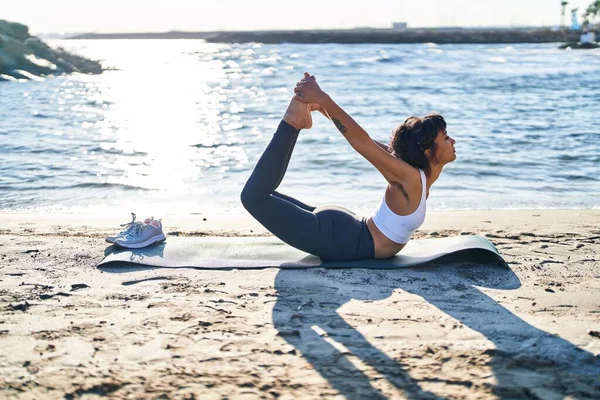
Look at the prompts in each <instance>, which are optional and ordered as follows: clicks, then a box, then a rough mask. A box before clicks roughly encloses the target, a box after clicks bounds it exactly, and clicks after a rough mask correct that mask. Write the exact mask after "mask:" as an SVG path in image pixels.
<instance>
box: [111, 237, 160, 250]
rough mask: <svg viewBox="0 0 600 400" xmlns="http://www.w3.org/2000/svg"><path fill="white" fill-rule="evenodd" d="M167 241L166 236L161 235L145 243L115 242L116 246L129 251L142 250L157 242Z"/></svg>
mask: <svg viewBox="0 0 600 400" xmlns="http://www.w3.org/2000/svg"><path fill="white" fill-rule="evenodd" d="M165 239H166V236H165V235H164V234H161V235H159V236H154V237H152V238H150V239H148V240H146V241H145V242H141V243H118V242H115V243H114V244H116V245H118V246H121V247H125V248H127V249H140V248H142V247H146V246H150V245H151V244H154V243H157V242H162V241H163V240H165Z"/></svg>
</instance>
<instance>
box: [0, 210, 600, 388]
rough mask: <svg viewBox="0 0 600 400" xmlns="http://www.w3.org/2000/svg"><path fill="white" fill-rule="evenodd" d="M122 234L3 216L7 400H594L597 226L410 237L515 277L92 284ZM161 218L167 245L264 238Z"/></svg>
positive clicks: (588, 217) (451, 266) (101, 280)
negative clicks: (442, 240) (462, 243)
mask: <svg viewBox="0 0 600 400" xmlns="http://www.w3.org/2000/svg"><path fill="white" fill-rule="evenodd" d="M139 217H145V216H139ZM155 217H159V216H155ZM127 218H128V216H127V215H125V216H111V217H104V216H101V215H87V214H80V215H74V214H71V215H59V214H56V215H55V214H48V215H33V214H10V213H4V214H0V219H1V220H2V228H1V230H0V260H2V262H1V263H0V310H1V311H0V398H6V399H12V398H19V399H42V398H51V399H56V398H65V399H75V398H96V397H98V396H100V395H104V396H108V397H109V398H136V399H138V398H139V399H255V398H263V399H312V398H328V399H330V398H331V399H342V398H348V399H384V398H390V399H404V398H406V399H429V398H432V399H433V398H448V399H495V398H531V399H563V398H569V399H586V398H590V399H591V398H600V258H599V257H600V256H599V254H600V210H517V211H437V212H434V211H432V212H429V213H428V215H427V219H426V221H425V224H424V225H423V226H422V227H421V229H420V230H419V231H418V232H417V233H416V234H415V237H414V238H416V239H418V238H426V237H446V236H454V235H461V234H477V235H482V236H486V237H488V238H489V239H490V240H491V241H492V242H493V243H494V244H495V245H496V247H497V248H498V250H499V251H500V253H501V254H502V255H503V257H504V260H505V261H506V265H499V264H496V265H487V264H477V263H473V262H470V263H466V262H461V261H460V260H457V261H451V262H438V263H432V264H427V265H425V266H423V267H418V268H409V269H403V270H392V271H389V270H385V271H384V270H375V271H374V270H364V269H354V270H350V269H339V270H325V269H310V270H285V271H284V270H278V269H273V268H271V269H264V270H249V271H240V270H237V271H198V270H193V269H169V270H166V269H144V268H120V269H118V268H102V269H100V268H97V267H96V265H97V263H98V262H100V261H101V260H102V259H103V257H104V254H105V252H106V251H107V249H108V248H109V244H108V243H106V242H105V241H104V237H105V236H106V235H107V234H112V233H115V232H116V231H118V225H119V224H120V223H123V222H127V221H126V220H127ZM162 218H163V224H164V230H165V233H166V234H167V241H168V238H169V237H173V236H186V235H188V236H192V235H194V236H215V235H218V236H248V235H269V233H268V232H266V231H265V230H264V228H262V227H261V226H260V225H259V224H258V223H257V222H255V221H254V220H253V219H252V218H251V217H250V216H248V215H241V216H221V215H201V214H199V215H165V216H162Z"/></svg>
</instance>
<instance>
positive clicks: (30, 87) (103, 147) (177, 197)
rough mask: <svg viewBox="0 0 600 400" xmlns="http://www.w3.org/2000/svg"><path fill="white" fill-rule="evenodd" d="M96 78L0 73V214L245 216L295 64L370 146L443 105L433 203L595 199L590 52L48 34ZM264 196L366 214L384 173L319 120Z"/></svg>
mask: <svg viewBox="0 0 600 400" xmlns="http://www.w3.org/2000/svg"><path fill="white" fill-rule="evenodd" d="M49 43H50V44H51V45H52V46H59V47H64V48H66V49H68V50H71V51H73V52H75V53H77V54H80V55H83V56H86V57H89V58H92V59H96V60H101V62H102V64H103V66H104V67H106V68H107V71H106V72H104V73H102V74H101V75H84V74H73V75H69V76H57V77H50V78H45V79H40V80H29V81H21V82H0V212H14V213H39V214H46V213H82V214H86V213H95V214H111V215H113V214H118V215H121V214H122V215H123V216H124V220H127V219H128V216H129V212H130V211H133V212H137V213H142V214H143V215H146V214H148V215H150V214H151V215H153V216H155V217H158V216H160V215H165V214H205V213H213V214H235V215H238V214H239V215H242V214H245V210H244V208H243V206H242V205H241V202H240V192H241V190H242V188H243V186H244V183H245V182H246V180H247V179H248V177H249V176H250V174H251V172H252V169H253V168H254V166H255V165H256V162H257V161H258V159H259V157H260V156H261V154H262V152H263V151H264V149H265V148H266V146H267V145H268V143H269V141H270V140H271V138H272V135H273V133H274V132H275V129H276V127H277V125H278V124H279V122H280V120H281V118H282V116H283V114H284V112H285V109H286V107H287V105H288V103H289V101H290V99H291V97H292V96H293V88H294V86H295V84H296V82H297V81H298V80H299V79H300V78H301V77H302V74H303V72H305V71H307V72H309V73H311V74H313V75H315V76H316V78H317V82H318V83H319V84H320V86H321V88H322V89H323V90H325V91H326V92H327V93H328V94H329V95H330V96H331V97H332V98H333V100H334V101H336V102H337V103H338V104H339V105H340V106H341V107H342V108H343V109H344V110H346V112H348V114H350V115H351V116H352V117H353V118H354V119H355V120H356V121H357V122H358V123H359V124H360V125H361V126H362V127H363V128H364V129H365V130H366V131H367V132H368V133H369V135H370V136H371V137H372V138H373V139H375V140H378V141H380V142H386V143H387V142H388V141H389V137H390V133H391V131H392V130H393V128H394V127H396V126H397V125H398V124H400V123H402V122H403V121H404V120H405V119H406V118H407V117H408V116H411V115H418V116H422V115H425V114H427V113H430V112H438V113H441V114H442V115H443V116H444V118H445V119H446V121H447V123H448V133H449V135H450V136H451V137H453V138H454V139H455V140H456V145H455V146H456V154H457V159H456V161H454V162H453V163H451V164H448V165H446V166H445V168H444V169H443V172H442V175H441V176H440V178H439V179H438V180H437V181H436V182H435V184H434V185H433V186H432V188H431V192H430V197H429V199H428V201H427V206H428V209H430V210H480V209H486V210H487V209H494V210H503V209H506V210H509V209H510V210H513V209H599V208H600V51H598V50H595V51H593V50H585V51H584V50H572V51H565V50H559V49H558V45H559V44H558V43H550V44H514V45H507V44H480V45H466V44H465V45H462V44H454V45H437V44H434V43H425V44H398V45H396V44H389V45H383V44H355V45H342V44H292V43H282V44H278V45H264V44H260V43H248V44H239V43H233V44H214V43H206V42H204V41H202V40H55V41H49ZM313 120H314V125H313V127H312V129H310V130H303V131H301V133H300V137H299V139H298V142H297V144H296V147H295V149H294V152H293V155H292V158H291V161H290V164H289V167H288V170H287V173H286V175H285V178H284V179H283V181H282V183H281V185H280V187H279V189H278V191H279V192H282V193H285V194H287V195H290V196H293V197H296V198H298V199H300V200H302V201H303V202H305V203H308V204H310V205H314V206H323V205H339V206H342V207H346V208H348V209H351V210H353V211H354V212H356V213H359V214H363V215H367V214H369V213H371V212H372V211H373V210H374V209H375V208H376V206H377V205H378V202H379V201H380V199H381V197H382V196H383V194H384V190H385V188H386V181H385V180H384V178H383V176H382V175H381V174H380V173H379V172H378V171H377V170H376V169H375V168H374V167H373V166H372V165H371V164H370V163H369V162H368V161H367V160H366V159H364V158H363V157H361V156H360V154H358V153H357V152H356V151H355V150H353V148H352V147H351V146H350V145H349V143H348V142H347V141H346V139H345V138H344V137H343V136H342V135H341V134H340V133H339V132H338V131H337V130H336V128H335V126H334V125H333V124H332V123H331V122H329V121H328V120H327V119H325V118H324V117H322V116H321V115H313Z"/></svg>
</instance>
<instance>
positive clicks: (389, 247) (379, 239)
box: [367, 217, 406, 258]
mask: <svg viewBox="0 0 600 400" xmlns="http://www.w3.org/2000/svg"><path fill="white" fill-rule="evenodd" d="M367 227H368V228H369V232H371V236H373V242H374V245H375V258H390V257H393V256H395V255H396V254H397V253H398V252H399V251H400V250H402V249H403V248H404V246H406V243H404V244H400V243H396V242H392V241H391V240H390V239H388V238H387V237H386V236H385V235H384V234H383V233H381V231H380V230H379V228H377V226H376V225H375V222H373V218H372V217H369V218H368V219H367Z"/></svg>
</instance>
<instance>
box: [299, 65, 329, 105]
mask: <svg viewBox="0 0 600 400" xmlns="http://www.w3.org/2000/svg"><path fill="white" fill-rule="evenodd" d="M294 93H295V94H296V95H295V96H294V99H296V100H298V101H301V102H303V103H317V104H322V103H323V102H324V101H325V100H326V99H327V97H328V96H327V93H325V92H324V91H323V90H322V89H321V88H320V87H319V85H318V84H317V78H315V77H314V76H313V75H310V74H309V73H308V72H305V73H304V78H302V79H301V80H300V82H298V83H297V84H296V87H295V88H294Z"/></svg>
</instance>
